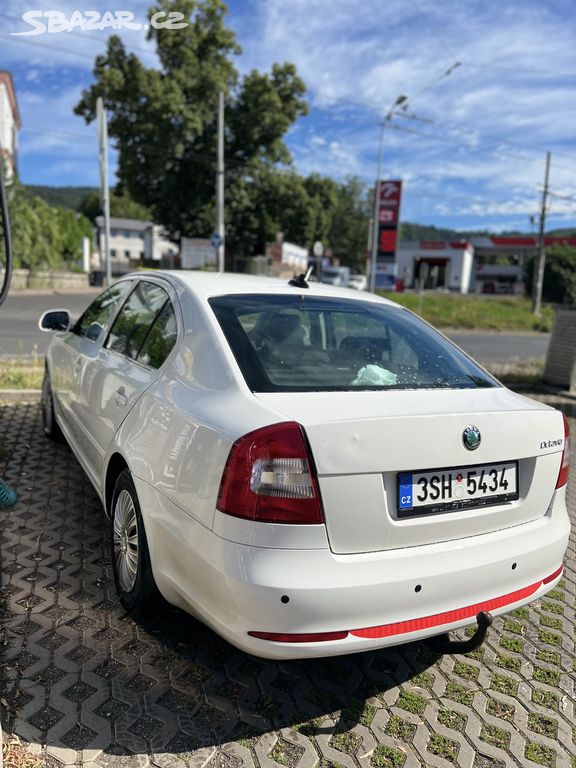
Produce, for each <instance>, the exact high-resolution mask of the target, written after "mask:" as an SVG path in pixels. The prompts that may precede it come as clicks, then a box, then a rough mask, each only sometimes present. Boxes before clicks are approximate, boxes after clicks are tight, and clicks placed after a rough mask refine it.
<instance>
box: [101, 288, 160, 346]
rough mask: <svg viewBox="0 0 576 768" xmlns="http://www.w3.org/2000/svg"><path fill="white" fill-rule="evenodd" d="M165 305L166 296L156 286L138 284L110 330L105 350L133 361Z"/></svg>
mask: <svg viewBox="0 0 576 768" xmlns="http://www.w3.org/2000/svg"><path fill="white" fill-rule="evenodd" d="M167 301H168V294H167V293H166V291H165V290H164V289H163V288H161V287H160V286H159V285H156V284H155V283H148V282H146V281H145V280H142V281H141V282H139V283H138V285H137V286H136V288H135V289H134V290H133V291H132V293H131V294H130V296H129V297H128V299H127V300H126V302H125V304H124V306H123V307H122V309H121V310H120V312H119V313H118V316H117V317H116V320H115V321H114V324H113V325H112V328H111V329H110V333H109V335H108V338H107V339H106V343H105V345H104V346H105V347H106V349H111V350H113V351H114V352H119V353H120V354H122V355H126V357H131V358H132V359H135V358H136V357H137V355H138V352H139V351H140V347H141V346H142V342H143V341H144V339H145V338H146V335H147V333H148V331H149V330H150V328H151V327H152V323H153V322H154V320H155V319H156V315H157V314H158V313H159V312H160V310H161V309H162V307H163V306H164V304H165V303H166V302H167Z"/></svg>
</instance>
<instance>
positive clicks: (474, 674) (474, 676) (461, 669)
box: [454, 661, 480, 680]
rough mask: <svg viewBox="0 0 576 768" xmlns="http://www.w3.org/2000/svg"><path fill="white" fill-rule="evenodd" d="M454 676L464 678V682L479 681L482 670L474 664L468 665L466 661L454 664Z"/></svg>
mask: <svg viewBox="0 0 576 768" xmlns="http://www.w3.org/2000/svg"><path fill="white" fill-rule="evenodd" d="M454 674H455V675H458V677H462V678H463V679H464V680H478V675H479V674H480V670H479V669H478V667H475V666H474V665H473V664H466V662H464V661H457V662H456V664H454Z"/></svg>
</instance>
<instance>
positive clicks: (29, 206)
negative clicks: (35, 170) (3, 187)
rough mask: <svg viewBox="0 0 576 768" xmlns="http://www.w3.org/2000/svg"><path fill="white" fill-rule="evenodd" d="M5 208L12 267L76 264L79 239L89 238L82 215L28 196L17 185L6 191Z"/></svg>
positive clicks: (89, 227)
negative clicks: (9, 235) (8, 215)
mask: <svg viewBox="0 0 576 768" xmlns="http://www.w3.org/2000/svg"><path fill="white" fill-rule="evenodd" d="M8 205H9V211H10V224H11V230H12V246H13V251H14V267H15V268H23V269H32V270H40V269H60V268H63V267H67V268H69V267H71V266H75V265H77V266H79V265H80V263H81V258H82V238H83V237H90V238H91V236H92V226H91V224H90V222H89V221H88V220H87V219H86V218H85V217H84V216H82V215H80V214H78V213H75V212H74V211H72V210H69V209H67V208H60V207H57V206H52V205H49V204H48V203H47V202H45V201H44V200H42V199H41V198H39V197H30V195H29V194H28V193H27V192H26V191H25V190H24V189H23V188H22V187H21V185H19V184H17V183H16V184H13V185H12V187H11V188H10V190H9V200H8ZM2 263H3V262H2Z"/></svg>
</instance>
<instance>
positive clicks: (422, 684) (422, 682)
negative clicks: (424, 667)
mask: <svg viewBox="0 0 576 768" xmlns="http://www.w3.org/2000/svg"><path fill="white" fill-rule="evenodd" d="M410 683H411V684H412V685H415V686H417V687H418V688H426V690H428V691H429V690H431V689H432V686H433V685H434V675H433V674H432V673H431V672H420V674H419V675H415V676H414V677H413V678H412V679H411V680H410Z"/></svg>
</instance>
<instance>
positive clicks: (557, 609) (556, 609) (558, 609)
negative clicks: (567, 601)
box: [542, 600, 564, 616]
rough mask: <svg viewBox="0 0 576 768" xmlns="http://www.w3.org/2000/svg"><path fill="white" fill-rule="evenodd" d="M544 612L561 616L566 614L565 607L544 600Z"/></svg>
mask: <svg viewBox="0 0 576 768" xmlns="http://www.w3.org/2000/svg"><path fill="white" fill-rule="evenodd" d="M542 610H543V611H549V612H550V613H556V614H558V615H559V616H562V615H563V614H564V606H563V605H559V604H558V603H553V602H550V601H549V600H542Z"/></svg>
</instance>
